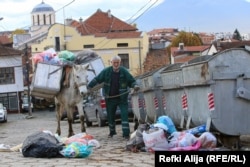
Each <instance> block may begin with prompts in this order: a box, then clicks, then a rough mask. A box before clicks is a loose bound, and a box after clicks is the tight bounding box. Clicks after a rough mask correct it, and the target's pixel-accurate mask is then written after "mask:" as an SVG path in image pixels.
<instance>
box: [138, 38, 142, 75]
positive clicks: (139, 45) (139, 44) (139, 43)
mask: <svg viewBox="0 0 250 167" xmlns="http://www.w3.org/2000/svg"><path fill="white" fill-rule="evenodd" d="M138 47H139V66H140V74H142V64H141V41H139V42H138Z"/></svg>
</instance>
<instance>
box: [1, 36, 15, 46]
mask: <svg viewBox="0 0 250 167" xmlns="http://www.w3.org/2000/svg"><path fill="white" fill-rule="evenodd" d="M11 43H12V41H11V39H10V38H9V37H8V36H6V35H1V36H0V44H3V45H5V44H11Z"/></svg>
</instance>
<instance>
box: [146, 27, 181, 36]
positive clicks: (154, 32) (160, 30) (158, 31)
mask: <svg viewBox="0 0 250 167" xmlns="http://www.w3.org/2000/svg"><path fill="white" fill-rule="evenodd" d="M175 32H178V29H176V28H159V29H153V30H152V31H149V32H148V33H147V34H148V35H154V34H160V33H169V34H171V33H175Z"/></svg>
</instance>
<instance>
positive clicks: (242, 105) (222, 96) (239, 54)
mask: <svg viewBox="0 0 250 167" xmlns="http://www.w3.org/2000/svg"><path fill="white" fill-rule="evenodd" d="M249 67H250V53H249V52H248V51H247V50H245V49H240V48H238V49H236V48H234V49H229V50H225V51H223V52H220V53H218V54H216V55H213V56H205V57H203V56H202V57H198V58H197V59H194V60H192V61H190V62H188V64H187V65H185V66H183V67H182V72H183V87H184V92H185V93H186V95H187V110H188V120H187V122H186V127H187V128H190V127H194V126H199V125H201V124H204V123H205V124H206V126H207V129H210V130H212V129H213V130H216V131H218V132H220V133H222V134H225V135H231V136H239V135H244V134H250V128H249V127H250V103H249V100H250V68H249ZM178 121H179V120H177V122H178Z"/></svg>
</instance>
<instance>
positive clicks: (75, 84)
mask: <svg viewBox="0 0 250 167" xmlns="http://www.w3.org/2000/svg"><path fill="white" fill-rule="evenodd" d="M63 67H65V65H63V66H60V67H59V68H58V69H56V70H54V71H52V72H50V73H49V74H48V77H49V76H50V75H51V74H54V73H55V72H57V71H58V70H60V69H62V68H63ZM71 67H72V66H71ZM87 71H92V72H93V73H94V74H96V73H95V70H94V69H87ZM87 84H88V82H81V83H79V84H78V83H76V82H74V88H75V89H77V88H79V87H80V86H83V85H87Z"/></svg>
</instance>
